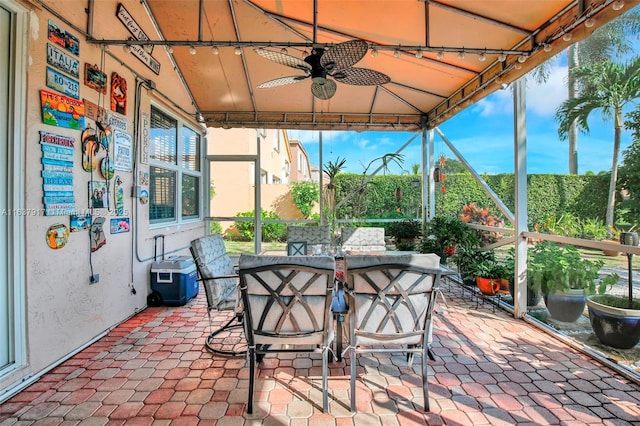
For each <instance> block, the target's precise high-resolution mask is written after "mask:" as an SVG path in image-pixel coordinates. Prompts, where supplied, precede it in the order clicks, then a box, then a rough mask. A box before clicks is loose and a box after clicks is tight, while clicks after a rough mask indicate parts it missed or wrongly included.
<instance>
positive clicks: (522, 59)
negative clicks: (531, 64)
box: [518, 55, 527, 64]
mask: <svg viewBox="0 0 640 426" xmlns="http://www.w3.org/2000/svg"><path fill="white" fill-rule="evenodd" d="M526 60H527V57H526V56H525V55H520V56H518V62H520V63H521V64H524V63H525V61H526Z"/></svg>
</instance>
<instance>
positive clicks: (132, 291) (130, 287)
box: [129, 283, 137, 295]
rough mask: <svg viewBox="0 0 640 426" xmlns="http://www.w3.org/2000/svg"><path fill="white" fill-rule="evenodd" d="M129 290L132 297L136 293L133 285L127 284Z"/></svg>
mask: <svg viewBox="0 0 640 426" xmlns="http://www.w3.org/2000/svg"><path fill="white" fill-rule="evenodd" d="M129 290H131V294H133V295H135V294H136V293H137V291H136V288H135V287H134V286H133V283H129Z"/></svg>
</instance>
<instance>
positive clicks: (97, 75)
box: [84, 62, 107, 95]
mask: <svg viewBox="0 0 640 426" xmlns="http://www.w3.org/2000/svg"><path fill="white" fill-rule="evenodd" d="M84 85H85V86H89V87H91V88H92V89H93V90H95V91H97V92H98V93H102V94H103V95H106V94H107V75H106V74H105V73H103V72H102V71H100V68H98V66H97V65H91V64H88V63H86V62H85V64H84Z"/></svg>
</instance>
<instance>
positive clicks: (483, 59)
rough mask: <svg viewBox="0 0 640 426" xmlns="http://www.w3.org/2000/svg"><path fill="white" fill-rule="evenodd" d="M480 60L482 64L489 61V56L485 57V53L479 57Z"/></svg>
mask: <svg viewBox="0 0 640 426" xmlns="http://www.w3.org/2000/svg"><path fill="white" fill-rule="evenodd" d="M478 60H479V61H480V62H484V61H486V60H487V55H485V54H484V53H481V54H480V56H478Z"/></svg>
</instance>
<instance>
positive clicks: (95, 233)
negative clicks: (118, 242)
mask: <svg viewBox="0 0 640 426" xmlns="http://www.w3.org/2000/svg"><path fill="white" fill-rule="evenodd" d="M105 220H106V219H105V218H104V217H96V218H95V219H94V220H93V223H92V224H91V230H90V231H89V235H90V237H91V251H96V250H98V249H99V248H100V247H102V246H103V245H105V244H107V239H106V237H105V235H104V230H103V229H102V226H103V225H104V222H105Z"/></svg>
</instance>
